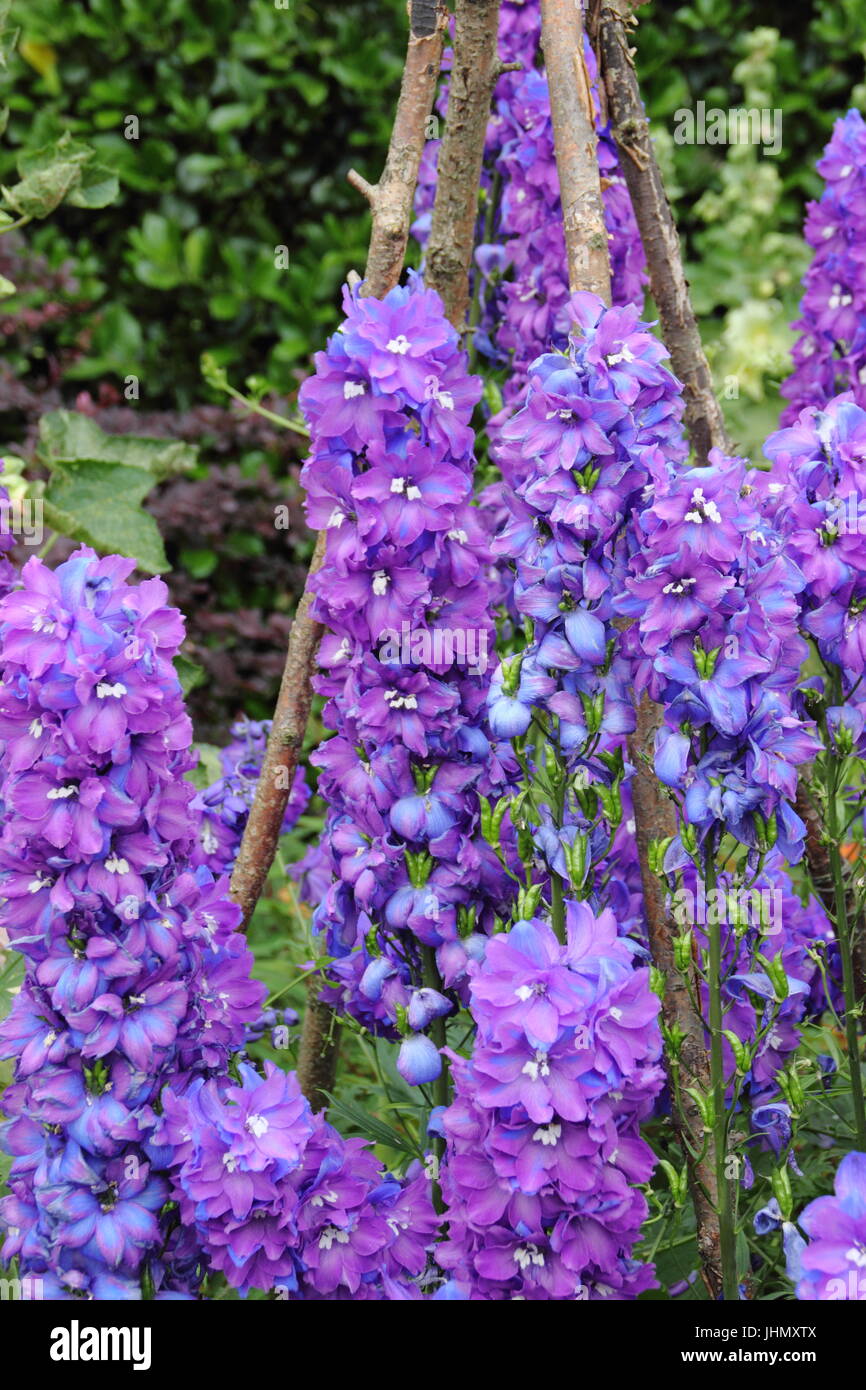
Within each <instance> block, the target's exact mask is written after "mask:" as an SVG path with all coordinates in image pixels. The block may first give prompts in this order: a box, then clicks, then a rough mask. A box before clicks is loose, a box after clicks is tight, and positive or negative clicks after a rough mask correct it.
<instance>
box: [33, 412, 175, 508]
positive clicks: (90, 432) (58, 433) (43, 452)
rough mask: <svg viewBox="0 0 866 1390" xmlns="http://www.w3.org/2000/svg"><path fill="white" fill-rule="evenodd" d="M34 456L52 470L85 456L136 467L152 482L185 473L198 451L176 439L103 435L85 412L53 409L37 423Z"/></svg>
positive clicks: (102, 431) (95, 459)
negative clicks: (37, 441)
mask: <svg viewBox="0 0 866 1390" xmlns="http://www.w3.org/2000/svg"><path fill="white" fill-rule="evenodd" d="M37 457H38V459H39V461H40V463H43V464H44V465H45V467H46V468H49V469H51V471H52V472H54V471H55V470H56V469H63V468H65V467H66V465H67V464H69V463H74V462H76V461H77V460H82V459H89V460H93V461H99V462H102V463H118V464H123V465H124V466H125V467H127V468H138V469H141V470H142V471H143V472H145V473H149V474H150V475H151V477H152V480H153V481H158V480H160V479H162V478H168V477H171V476H173V475H174V474H177V473H185V472H187V471H188V470H189V469H190V468H192V467H193V466H194V464H195V462H196V459H197V457H198V451H197V450H196V449H195V448H194V447H193V446H192V445H191V444H184V443H182V442H181V441H180V440H177V439H145V438H140V437H139V436H137V435H132V434H124V435H118V434H106V433H105V431H104V430H101V429H100V428H99V426H98V425H97V424H96V422H95V421H94V420H91V419H90V417H89V416H88V415H81V414H79V413H78V412H77V411H74V410H54V411H52V412H51V414H50V415H43V417H42V419H41V420H40V422H39V443H38V446H37ZM153 481H152V482H150V483H149V484H148V489H149V488H150V487H151V486H152V485H153ZM146 490H147V489H146Z"/></svg>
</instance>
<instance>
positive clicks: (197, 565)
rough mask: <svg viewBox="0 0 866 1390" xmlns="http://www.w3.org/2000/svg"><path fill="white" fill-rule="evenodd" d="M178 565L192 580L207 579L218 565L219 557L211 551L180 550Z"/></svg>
mask: <svg viewBox="0 0 866 1390" xmlns="http://www.w3.org/2000/svg"><path fill="white" fill-rule="evenodd" d="M180 563H181V564H182V565H183V567H184V569H185V570H187V571H188V572H189V573H190V574H191V575H192V577H193V579H207V577H208V575H210V574H213V572H214V570H215V569H216V567H217V565H218V564H219V556H218V555H217V554H216V552H215V551H213V550H204V549H200V550H193V549H189V550H182V551H181V552H180Z"/></svg>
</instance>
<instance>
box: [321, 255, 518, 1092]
mask: <svg viewBox="0 0 866 1390" xmlns="http://www.w3.org/2000/svg"><path fill="white" fill-rule="evenodd" d="M344 302H345V311H346V318H345V320H344V322H343V324H342V326H341V329H340V331H339V332H338V333H336V334H335V335H334V337H333V338H332V339H331V340H330V342H329V344H328V347H327V350H326V351H325V352H323V353H319V354H318V356H317V358H316V374H315V376H314V377H312V378H311V379H309V380H308V381H307V382H305V384H304V386H303V388H302V390H301V398H300V399H301V406H302V409H303V411H304V413H305V415H306V417H307V419H308V420H309V422H310V427H311V439H312V453H311V456H310V458H309V460H308V462H307V463H306V465H305V467H304V471H303V477H302V480H303V483H304V486H305V488H306V492H307V511H308V516H309V520H310V523H311V525H313V526H316V527H319V528H322V529H324V530H325V531H326V533H327V537H328V540H327V553H326V562H325V564H324V566H323V567H322V569H321V570H320V571H319V573H318V574H317V575H316V577H315V580H314V591H315V597H314V606H313V612H314V615H315V616H316V617H317V618H319V619H320V620H321V621H322V623H323V624H324V625H325V627H326V629H327V635H326V636H325V638H324V641H323V644H322V648H321V653H320V665H321V666H322V667H323V668H324V674H323V675H322V676H320V678H319V680H318V686H317V688H318V689H319V690H320V692H321V693H322V694H323V695H325V696H326V697H327V699H326V704H325V709H324V716H323V717H324V720H325V723H326V725H327V726H328V727H330V728H331V729H333V730H334V731H335V735H336V736H335V737H334V738H332V739H330V740H329V741H328V742H327V743H325V745H324V746H323V747H322V748H321V749H320V750H319V751H318V752H317V753H316V755H315V757H314V761H315V762H316V763H317V764H318V766H319V768H320V776H319V787H320V790H321V791H322V794H323V795H324V797H325V798H326V800H327V803H328V807H329V812H328V819H327V823H326V827H325V834H324V839H323V844H324V845H325V846H326V850H327V853H328V854H329V856H330V866H331V869H332V882H331V885H330V887H329V888H328V890H327V892H326V893H325V896H324V898H323V900H322V901H321V903H320V904H319V906H318V907H317V910H316V913H315V917H314V926H315V928H316V930H318V931H320V932H324V933H325V936H326V945H327V951H328V954H329V955H330V956H331V957H335V958H336V959H335V960H334V961H333V963H332V964H331V965H330V967H329V975H330V977H331V979H332V980H333V981H334V986H335V993H334V999H335V1002H338V1003H339V1005H340V1006H341V1007H343V1008H345V1009H347V1010H349V1011H350V1012H352V1013H353V1014H354V1015H355V1016H356V1017H357V1018H359V1019H360V1020H361V1021H362V1022H363V1023H364V1024H365V1025H366V1026H368V1027H370V1028H371V1029H372V1030H373V1031H384V1032H386V1033H390V1034H391V1035H393V1032H394V1029H395V1028H396V1027H398V1026H399V1027H401V1028H402V1029H403V1030H404V1031H406V1030H407V1029H408V1030H409V1031H411V1032H413V1033H415V1034H416V1035H417V1036H418V1037H419V1040H418V1041H411V1040H410V1042H409V1044H408V1045H407V1047H406V1048H405V1049H404V1053H403V1055H402V1059H401V1069H402V1070H403V1071H404V1074H405V1075H407V1076H408V1077H409V1078H410V1079H412V1080H426V1079H430V1077H431V1076H432V1075H433V1074H435V1073H436V1072H438V1070H439V1065H440V1064H439V1058H438V1055H437V1054H436V1051H435V1048H433V1045H432V1043H431V1042H430V1041H429V1039H427V1038H423V1037H420V1035H421V1034H423V1031H424V1028H425V1027H426V1026H427V1024H428V1023H429V1022H430V1019H431V1018H432V1017H436V1016H439V1017H441V1015H442V1013H443V1012H448V1011H450V1010H451V1007H452V1006H451V1004H450V1003H449V1002H448V1000H447V999H445V998H444V996H442V995H441V993H439V992H437V990H435V989H434V988H433V986H434V984H435V981H433V980H431V979H430V978H429V971H427V972H425V968H424V961H423V959H422V956H423V952H424V950H425V948H426V949H427V950H428V951H429V952H434V953H435V957H436V968H437V970H438V974H439V976H441V979H442V980H444V982H445V985H446V986H447V987H449V988H450V987H452V986H459V985H460V982H461V980H463V979H464V978H465V970H466V965H467V962H468V960H469V954H470V952H471V950H472V949H473V946H472V941H473V939H474V937H475V936H476V935H477V933H478V931H483V930H486V929H487V928H488V927H489V925H490V924H491V923H492V920H493V917H494V914H495V907H496V903H497V898H498V896H501V895H502V893H503V892H504V891H505V890H504V888H503V886H502V883H501V880H502V877H503V871H502V868H501V866H500V864H499V861H498V860H497V859H496V857H495V856H494V854H493V852H492V850H491V849H490V847H489V846H488V845H487V844H486V842H485V841H484V840H483V838H482V837H481V836H480V834H479V833H478V815H479V809H478V791H479V790H484V789H485V788H490V787H491V786H492V785H493V784H494V783H495V782H496V781H497V779H498V778H500V777H501V776H502V775H503V774H502V772H501V769H500V768H499V764H498V761H497V758H496V755H495V750H493V749H492V747H491V743H490V741H489V739H488V738H487V736H486V735H485V733H484V730H483V727H482V725H483V718H482V716H483V707H484V693H485V689H486V683H487V680H486V672H487V665H488V661H489V659H490V655H491V654H492V652H493V646H494V640H495V629H494V626H493V621H492V615H491V614H492V603H493V602H494V600H495V597H496V584H495V582H494V580H493V577H492V570H491V566H490V557H489V545H488V540H487V536H486V532H485V529H484V525H483V523H482V521H481V519H480V516H479V513H478V511H477V509H476V508H474V507H473V506H472V505H471V500H470V499H471V493H472V477H473V467H474V457H473V445H474V435H473V432H472V429H471V427H470V423H469V422H470V416H471V412H472V409H473V406H474V405H475V403H476V402H477V400H478V398H479V395H480V382H479V381H478V379H477V378H475V377H472V376H469V375H468V374H467V364H466V357H465V354H464V353H463V351H462V350H461V348H460V344H459V339H458V335H457V333H456V332H455V330H454V328H453V327H452V326H451V325H450V324H449V322H448V320H447V319H446V317H445V315H444V312H443V309H442V303H441V300H440V299H439V297H438V295H437V294H436V293H435V292H434V291H431V290H425V289H424V288H423V286H422V284H421V282H420V279H419V278H418V277H412V278H410V282H409V284H408V285H407V286H406V287H405V288H403V287H398V288H396V289H393V290H391V291H390V293H389V294H387V295H386V296H385V298H384V299H382V300H378V299H375V298H372V297H369V298H365V297H363V295H361V294H359V293H357V292H353V293H350V292H348V291H347V292H346V295H345V301H344ZM422 990H427V991H428V992H427V993H426V994H423V995H420V996H419V992H420V991H422ZM434 995H435V996H436V997H435V998H434V997H433V996H434ZM401 1011H402V1012H401ZM431 1011H432V1012H431Z"/></svg>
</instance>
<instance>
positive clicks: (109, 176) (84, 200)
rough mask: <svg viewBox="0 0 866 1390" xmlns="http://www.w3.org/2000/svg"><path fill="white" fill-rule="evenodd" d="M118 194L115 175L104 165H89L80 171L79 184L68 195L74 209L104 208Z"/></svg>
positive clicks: (118, 185) (118, 188)
mask: <svg viewBox="0 0 866 1390" xmlns="http://www.w3.org/2000/svg"><path fill="white" fill-rule="evenodd" d="M119 192H120V184H119V183H118V180H117V175H116V174H115V173H113V172H112V171H111V169H108V168H106V166H105V165H104V164H91V165H89V166H88V167H87V168H85V169H84V170H83V171H82V176H81V182H80V184H79V185H78V187H77V188H74V189H73V190H72V192H71V193H70V195H69V202H70V203H71V204H72V205H73V207H76V208H104V207H107V206H108V204H109V203H113V202H114V200H115V198H116V197H117V195H118V193H119Z"/></svg>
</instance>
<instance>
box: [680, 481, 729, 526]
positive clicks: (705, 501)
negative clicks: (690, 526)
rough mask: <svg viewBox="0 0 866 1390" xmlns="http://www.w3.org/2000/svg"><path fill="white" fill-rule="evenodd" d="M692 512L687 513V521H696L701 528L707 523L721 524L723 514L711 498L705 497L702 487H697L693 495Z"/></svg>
mask: <svg viewBox="0 0 866 1390" xmlns="http://www.w3.org/2000/svg"><path fill="white" fill-rule="evenodd" d="M692 509H693V510H692V511H690V512H686V516H685V519H686V521H695V522H697V524H698V525H699V526H703V524H704V522H705V521H713V522H719V521H721V519H722V514H721V512H720V511H719V509H718V507H717V506H716V504H715V502H713V501H712V499H711V498H707V497H704V490H703V488H702V487H696V488H695V490H694V492H693V493H692Z"/></svg>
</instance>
